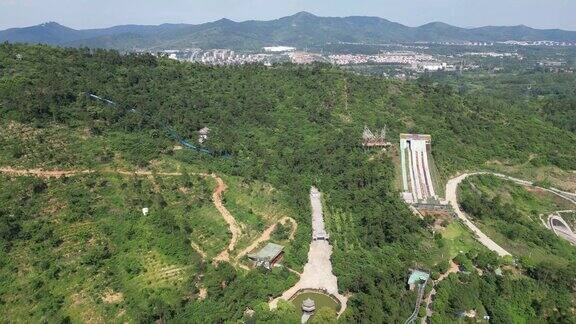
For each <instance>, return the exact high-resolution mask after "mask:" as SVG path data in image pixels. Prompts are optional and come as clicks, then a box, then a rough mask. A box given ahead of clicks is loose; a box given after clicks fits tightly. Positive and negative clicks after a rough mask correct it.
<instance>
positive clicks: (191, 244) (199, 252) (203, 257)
mask: <svg viewBox="0 0 576 324" xmlns="http://www.w3.org/2000/svg"><path fill="white" fill-rule="evenodd" d="M190 246H192V248H193V249H194V251H196V252H197V253H198V254H200V256H201V257H202V261H204V260H206V257H207V255H206V252H204V250H202V248H201V247H200V245H198V244H196V243H194V242H190Z"/></svg>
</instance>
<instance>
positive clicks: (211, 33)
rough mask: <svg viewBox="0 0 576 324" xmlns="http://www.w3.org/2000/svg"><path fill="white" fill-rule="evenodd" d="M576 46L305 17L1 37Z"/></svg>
mask: <svg viewBox="0 0 576 324" xmlns="http://www.w3.org/2000/svg"><path fill="white" fill-rule="evenodd" d="M509 40H518V41H521V40H525V41H539V40H550V41H572V42H573V41H576V32H574V31H564V30H559V29H547V30H542V29H534V28H530V27H527V26H523V25H520V26H487V27H479V28H460V27H455V26H451V25H448V24H445V23H440V22H433V23H429V24H425V25H422V26H419V27H408V26H405V25H402V24H399V23H396V22H392V21H389V20H386V19H383V18H378V17H366V16H351V17H319V16H315V15H313V14H310V13H308V12H300V13H297V14H294V15H292V16H288V17H283V18H279V19H275V20H269V21H257V20H250V21H243V22H235V21H231V20H229V19H221V20H218V21H214V22H209V23H204V24H199V25H189V24H162V25H158V26H141V25H125V26H115V27H110V28H102V29H86V30H75V29H71V28H68V27H65V26H62V25H59V24H57V23H54V22H52V23H45V24H41V25H37V26H31V27H26V28H13V29H8V30H5V31H0V41H9V42H28V43H45V44H53V45H68V46H88V47H92V48H95V47H98V48H115V49H121V50H131V49H140V50H141V49H166V48H191V47H200V48H239V49H256V48H261V47H262V46H270V45H275V44H281V45H289V46H296V47H305V46H313V45H323V44H325V43H337V42H352V43H385V42H415V41H425V42H465V41H489V42H490V41H509Z"/></svg>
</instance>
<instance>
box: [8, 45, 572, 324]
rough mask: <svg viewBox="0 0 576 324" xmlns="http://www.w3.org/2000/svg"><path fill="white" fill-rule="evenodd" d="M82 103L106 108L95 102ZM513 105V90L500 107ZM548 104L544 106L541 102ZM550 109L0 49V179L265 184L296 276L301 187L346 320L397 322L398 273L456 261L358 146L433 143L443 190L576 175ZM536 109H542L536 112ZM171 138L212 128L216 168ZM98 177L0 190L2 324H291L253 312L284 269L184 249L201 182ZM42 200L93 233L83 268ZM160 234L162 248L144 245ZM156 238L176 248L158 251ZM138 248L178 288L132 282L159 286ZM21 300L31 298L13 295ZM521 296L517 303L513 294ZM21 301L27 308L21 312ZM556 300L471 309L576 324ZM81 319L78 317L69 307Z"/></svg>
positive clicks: (131, 59) (302, 251) (381, 164)
mask: <svg viewBox="0 0 576 324" xmlns="http://www.w3.org/2000/svg"><path fill="white" fill-rule="evenodd" d="M528 77H529V76H528ZM557 81H558V82H557V84H558V85H557V86H558V87H559V88H566V87H569V85H570V84H572V85H573V84H574V76H566V77H565V78H564V79H563V80H557ZM87 93H93V94H97V95H99V96H101V97H104V98H107V99H110V100H113V101H115V102H117V103H118V105H116V106H114V105H106V104H104V103H102V102H99V101H95V100H93V99H91V98H89V97H88V96H87ZM520 96H521V95H518V94H517V93H516V92H514V91H511V93H510V96H509V97H520ZM522 98H525V97H522ZM547 100H548V101H550V100H552V102H554V101H553V100H554V98H553V97H551V96H550V97H548V98H547ZM567 100H573V97H571V99H567ZM548 101H545V100H544V101H543V100H539V99H537V98H534V99H532V98H528V99H523V100H518V101H514V100H511V98H507V97H500V96H495V95H494V94H493V93H491V92H490V91H485V92H483V91H475V92H467V91H459V89H458V87H456V86H452V85H450V84H448V85H447V84H442V83H439V82H437V81H435V80H431V79H429V78H423V79H421V80H419V81H415V82H401V81H392V80H385V79H381V78H377V77H369V76H360V75H354V74H351V73H347V72H345V71H342V70H340V69H337V68H335V67H332V66H329V65H310V66H295V65H277V66H273V67H264V66H260V65H245V66H241V67H229V66H227V67H213V66H203V65H197V64H187V63H179V62H176V61H172V60H168V59H165V58H157V57H154V56H151V55H141V54H128V55H120V54H119V53H117V52H115V51H104V50H88V49H64V48H52V47H47V46H24V45H8V44H2V45H0V118H1V119H0V121H1V125H0V129H1V130H0V135H1V136H0V146H1V147H2V150H0V166H10V167H15V168H44V169H57V168H62V169H97V170H106V169H116V168H125V169H138V168H143V169H149V170H154V171H159V170H160V168H159V167H158V165H159V164H160V165H172V166H174V165H177V166H179V167H180V168H184V169H189V170H190V172H192V171H204V172H206V171H209V172H216V173H218V174H222V175H226V176H228V177H237V178H238V179H241V180H238V181H237V182H238V186H240V185H246V186H250V185H252V184H254V183H256V182H263V183H268V184H270V185H271V186H273V187H274V188H276V189H277V190H278V191H279V192H280V196H279V197H280V198H278V199H279V200H280V201H281V203H282V204H283V205H284V206H286V210H288V211H290V213H291V214H290V215H289V216H291V217H293V218H294V219H296V220H297V222H298V223H299V224H300V226H299V227H298V233H297V235H296V239H295V241H294V242H293V243H292V246H291V247H290V250H289V252H290V253H287V254H288V255H287V256H286V263H287V264H288V265H290V266H291V267H293V268H295V269H300V268H301V267H302V265H303V264H304V262H305V255H306V252H307V247H308V246H307V245H308V240H309V230H310V227H309V222H310V220H309V200H308V190H309V187H310V185H312V184H314V185H316V186H318V187H319V188H320V190H321V191H322V192H324V193H325V196H326V207H325V208H326V209H327V211H326V212H327V214H328V215H329V219H328V220H327V224H328V227H329V231H330V233H331V237H332V244H333V246H334V252H333V255H332V260H333V266H334V272H335V274H336V275H337V276H338V280H339V287H340V289H341V290H342V291H343V292H344V293H347V294H350V300H349V305H348V310H347V311H346V312H345V313H344V315H343V316H342V317H341V318H340V320H342V321H345V322H372V323H393V322H403V321H404V320H405V318H407V317H408V315H409V314H410V313H411V311H412V308H413V303H414V301H415V298H416V296H415V293H414V292H409V291H407V289H406V286H405V283H406V278H407V274H408V269H409V268H411V267H420V268H424V269H435V265H437V264H438V263H440V262H446V261H448V259H451V258H453V257H455V256H456V255H447V254H445V253H442V252H443V251H444V250H447V251H448V250H449V251H453V250H454V248H449V247H447V246H446V245H447V244H451V243H450V241H448V240H447V239H443V238H442V235H436V236H434V235H433V233H432V229H431V227H430V222H429V221H425V220H420V219H418V218H417V217H416V216H414V215H413V214H412V213H411V212H410V211H409V209H408V208H407V206H406V205H405V204H404V203H403V202H401V200H400V199H399V194H398V188H397V187H396V185H395V183H396V181H395V180H396V179H395V175H396V172H395V159H396V157H395V154H394V150H391V152H388V153H381V152H375V151H366V150H364V149H363V148H362V147H361V146H360V145H359V143H360V139H361V138H360V137H361V133H362V129H363V127H364V126H365V125H368V126H370V127H383V126H384V125H387V126H388V130H389V132H388V136H389V137H390V139H391V141H392V142H394V143H395V142H396V139H397V138H398V137H397V136H398V134H399V133H405V132H413V133H428V134H431V135H432V139H433V150H432V154H433V156H434V160H435V163H436V165H437V167H438V171H439V173H440V178H444V179H445V178H447V177H448V176H450V175H453V174H454V173H456V172H458V171H462V170H467V169H479V168H484V167H486V164H485V163H486V162H487V161H498V162H499V163H503V164H506V165H527V167H531V168H539V167H554V168H557V169H559V170H564V171H566V172H567V171H569V170H574V169H576V159H574V157H575V156H576V146H575V145H574V143H575V142H576V134H574V133H573V129H571V128H570V125H573V124H574V123H570V122H566V120H565V119H564V118H559V117H557V116H558V114H565V115H566V116H568V118H571V117H570V116H574V114H573V111H572V110H571V109H570V108H564V109H565V112H562V111H557V110H555V109H554V108H553V107H555V106H554V104H552V105H550V104H548ZM567 107H568V106H567ZM571 107H573V106H571ZM547 109H548V110H553V112H551V113H548V114H546V113H542V112H546V111H547ZM554 116H556V117H554ZM572 121H574V120H573V119H572ZM562 123H564V124H562ZM165 125H170V127H172V128H174V129H175V130H177V131H178V132H179V133H180V134H181V135H182V136H183V137H184V138H189V139H191V141H195V138H196V136H197V135H196V132H197V130H198V129H200V128H202V127H204V126H208V127H209V128H210V129H211V133H210V139H209V141H207V142H206V146H207V147H208V148H210V149H211V150H213V151H215V152H219V153H225V154H214V155H209V154H203V153H200V152H196V151H193V150H175V149H174V145H176V144H177V143H176V142H175V141H174V140H172V139H171V138H170V137H168V136H167V134H166V131H165ZM566 125H567V126H566ZM110 177H112V176H111V175H107V174H105V173H102V174H94V175H91V176H90V177H88V178H86V179H85V180H82V181H77V180H76V178H70V179H68V180H66V181H64V180H50V181H48V182H42V181H40V180H34V179H27V178H16V179H12V180H9V178H8V177H6V178H2V179H1V183H2V185H1V186H0V199H1V201H0V206H2V207H0V221H1V223H0V226H1V227H0V240H1V241H0V243H1V244H0V247H1V249H2V250H1V251H0V253H1V255H0V256H1V257H0V259H2V261H1V262H0V275H1V278H2V280H1V281H2V282H3V284H2V286H1V288H0V312H1V313H3V314H8V318H9V321H13V322H19V321H26V320H27V319H34V320H35V321H47V322H57V321H60V320H72V321H74V322H79V321H85V320H86V316H88V318H95V319H98V316H100V317H101V318H112V317H114V318H116V317H115V316H117V315H115V314H117V313H122V314H123V315H122V316H124V317H122V319H123V320H126V321H144V322H149V321H153V320H158V319H162V320H168V321H170V320H172V321H175V322H226V321H235V320H239V319H242V318H243V317H244V316H245V315H244V312H245V310H246V309H247V308H251V309H253V310H256V314H255V315H254V316H255V317H254V319H255V320H257V321H258V320H260V321H279V322H282V321H290V320H293V319H294V309H293V308H291V306H290V305H284V306H283V307H281V308H280V310H279V311H278V312H275V313H272V312H269V311H267V310H266V307H267V306H266V304H265V303H266V302H267V301H268V298H269V297H275V296H278V295H279V294H280V293H281V292H282V291H283V290H284V289H286V288H288V287H290V285H291V284H293V283H294V281H295V278H294V276H293V275H291V274H290V273H289V272H288V271H281V269H275V270H274V271H272V272H271V273H266V272H265V271H249V272H248V271H244V270H241V269H238V268H235V267H234V266H232V265H230V264H227V263H222V264H220V265H219V266H212V265H211V264H210V263H206V262H202V261H201V259H200V257H199V255H198V254H197V253H196V252H194V251H193V250H192V249H187V248H186V247H188V246H189V245H190V242H189V241H188V240H190V239H192V240H193V239H194V238H195V236H196V235H193V234H192V233H194V231H195V230H196V228H197V227H200V226H202V225H201V222H199V221H198V220H194V219H195V218H197V217H199V216H198V215H202V213H201V210H202V208H203V207H202V206H203V204H206V203H207V200H209V198H207V196H209V194H208V195H207V194H206V192H209V191H210V189H209V188H210V186H211V184H209V183H206V182H205V180H203V179H200V178H198V179H196V178H194V177H193V178H192V179H190V180H188V181H187V180H186V179H181V180H170V181H175V182H176V183H173V184H172V183H166V184H163V185H161V186H160V191H159V192H160V194H158V193H156V194H154V195H152V196H150V197H147V196H146V195H149V194H148V193H147V191H145V190H144V191H143V189H142V188H141V186H144V185H146V186H152V185H151V184H145V183H140V184H138V181H137V180H136V179H117V178H110ZM178 181H184V182H185V183H184V184H182V183H178ZM75 186H76V187H77V188H76V189H75ZM182 186H184V187H186V186H190V188H189V190H190V191H191V193H190V194H191V195H192V194H193V195H194V196H195V197H196V198H195V200H193V201H194V203H190V205H189V206H187V204H185V205H184V206H180V205H179V204H176V203H175V202H176V199H181V198H182V197H180V198H178V197H176V196H177V194H176V193H174V192H172V191H174V188H179V187H182ZM230 190H231V191H234V190H235V189H234V188H233V187H232V186H231V189H230ZM165 191H166V193H165ZM160 198H162V199H160ZM225 198H227V199H228V198H230V199H232V196H226V197H225ZM51 199H55V200H56V201H61V202H63V205H65V206H66V208H63V210H62V211H58V212H57V215H58V219H61V221H63V222H67V223H64V224H78V223H82V222H84V221H89V222H94V223H96V224H98V227H97V228H98V229H99V231H98V232H97V233H100V234H94V233H86V234H80V235H79V236H80V238H81V242H88V241H91V239H92V237H96V238H98V237H101V238H102V242H103V243H102V244H95V245H94V246H93V245H88V246H89V247H90V248H89V249H88V250H87V251H86V252H83V253H81V254H80V256H78V258H79V260H78V259H74V260H75V261H74V262H80V263H79V264H67V263H66V262H67V260H66V258H65V256H66V254H65V253H63V252H62V251H61V250H62V247H61V245H62V242H61V241H66V240H65V239H62V237H60V234H58V230H57V229H58V228H59V225H60V224H54V222H52V221H51V219H50V215H49V214H47V213H46V212H45V211H43V209H42V207H41V205H42V204H51V202H50V200H51ZM139 200H145V201H147V202H149V203H150V204H151V205H152V206H158V207H157V208H158V210H163V212H162V214H155V213H151V215H150V216H149V217H141V216H139V215H138V217H136V215H135V214H134V213H133V212H128V211H126V210H128V209H130V208H135V207H136V206H139ZM122 201H124V203H122ZM153 204H154V205H153ZM123 206H124V207H125V208H123ZM231 208H234V205H232V204H231ZM74 217H77V219H76V218H74ZM243 217H245V218H246V222H247V223H249V222H251V221H250V219H251V217H253V216H252V213H251V211H248V210H247V211H245V213H244V216H243ZM188 218H189V219H188ZM253 223H254V224H255V225H254V226H256V227H258V226H261V225H258V222H257V221H253ZM57 225H58V226H57ZM218 226H220V227H218ZM205 227H209V226H205ZM154 228H158V229H157V230H155V234H156V233H157V236H156V237H155V239H154V240H149V239H147V238H148V236H146V235H150V234H149V233H148V231H150V230H153V229H154ZM214 228H215V230H214V231H215V233H212V234H213V235H215V236H218V235H221V237H222V238H223V237H224V236H225V235H226V233H225V232H226V229H225V228H224V227H223V226H222V224H217V223H214ZM205 230H207V229H205ZM260 230H261V228H260ZM126 231H128V232H126ZM145 233H148V234H146V235H144V234H145ZM168 236H170V237H172V239H171V240H169V241H165V238H166V237H168ZM126 237H129V238H130V240H128V239H127V238H126ZM95 240H96V242H98V241H97V239H95ZM132 241H134V242H132ZM144 243H145V245H142V244H144ZM139 244H140V245H139ZM146 249H153V250H154V251H157V252H156V253H158V254H157V259H159V260H160V261H158V262H160V263H161V261H162V260H163V261H162V262H168V261H169V262H170V263H171V264H178V265H180V267H181V268H183V270H182V271H181V272H179V273H180V274H181V277H182V278H181V279H179V280H181V281H178V282H179V283H178V284H176V285H174V284H169V285H168V284H167V285H166V287H164V286H162V285H160V286H157V285H154V284H153V283H154V282H153V280H149V281H146V280H143V281H138V278H140V277H139V276H141V274H142V273H144V274H147V273H154V271H144V272H142V271H143V269H144V268H146V267H145V266H144V265H142V264H141V263H142V260H141V258H137V257H136V256H137V254H138V253H139V252H141V251H145V250H146ZM213 250H214V251H216V250H217V248H215V247H214V248H213ZM22 251H26V252H25V253H24V252H22ZM21 267H26V268H25V269H21ZM78 267H85V269H82V270H80V271H79V270H75V269H77V268H78ZM159 267H162V265H159ZM522 271H524V270H522ZM553 271H559V270H558V269H556V268H553ZM534 276H536V277H534V278H535V279H532V280H537V279H538V277H537V275H534ZM92 277H93V278H95V279H92V280H90V278H92ZM505 278H506V279H505V282H507V284H506V285H508V283H509V284H510V285H511V286H512V287H511V288H510V289H511V290H506V291H513V292H514V293H516V290H515V289H514V287H517V286H521V287H524V284H523V283H522V282H521V281H516V278H514V277H513V276H511V277H508V276H506V277H505ZM530 278H533V277H530ZM451 280H452V279H451ZM462 280H464V279H462ZM474 280H476V281H474ZM490 280H493V279H490V278H488V277H482V278H480V279H473V280H471V283H470V284H471V285H474V287H483V286H486V287H488V285H489V283H490ZM494 280H496V279H494ZM522 280H528V279H522ZM484 281H487V282H488V283H483V282H484ZM451 282H452V281H451ZM92 284H94V285H97V286H96V287H94V286H90V285H92ZM199 285H202V286H204V287H205V288H206V289H207V291H208V293H207V297H206V298H205V299H202V298H198V296H197V295H198V286H199ZM442 285H444V283H442ZM446 285H448V284H446ZM490 287H491V286H490ZM507 287H508V286H507ZM108 289H111V291H117V290H121V291H123V292H124V295H125V298H124V300H123V301H122V302H120V303H118V304H112V305H109V304H105V303H104V304H103V302H102V301H100V298H97V296H100V294H102V293H103V292H105V291H108ZM440 289H442V286H440V287H439V291H440ZM446 289H450V288H446ZM453 289H457V288H453ZM486 289H488V288H486ZM490 289H492V288H490ZM546 289H548V290H547V291H549V292H550V293H549V295H552V294H553V293H556V292H558V293H559V296H563V297H562V298H564V297H566V296H567V295H566V294H567V291H570V289H572V288H570V285H565V286H561V287H560V286H556V285H552V284H550V285H547V286H546ZM479 293H480V294H483V293H484V290H483V289H480V291H479ZM497 293H498V290H494V291H492V292H491V294H497ZM90 294H92V295H90ZM23 295H25V296H29V297H27V298H28V299H29V300H27V301H26V302H25V301H22V300H21V299H20V298H18V296H23ZM489 296H490V295H486V296H485V297H482V298H489ZM470 298H472V299H474V298H477V297H474V296H470ZM516 298H518V299H519V300H521V299H522V298H523V295H522V294H521V292H518V294H517V295H516ZM558 298H561V297H558ZM90 300H92V302H90ZM482 300H484V299H482ZM540 301H542V299H540ZM28 303H30V304H32V305H34V307H30V308H29V307H26V305H27V304H28ZM559 303H560V302H559V301H558V300H552V299H550V300H546V303H541V304H538V306H534V305H532V307H533V308H534V307H539V308H538V309H539V312H540V313H537V314H536V315H534V316H532V314H527V313H525V312H524V310H525V309H526V308H518V307H514V306H513V305H511V304H507V301H506V299H503V300H501V301H499V302H497V303H496V302H495V303H489V302H482V304H483V307H484V309H485V312H486V313H487V314H489V315H490V316H492V318H493V319H494V320H495V321H496V322H502V323H504V322H510V319H513V320H512V321H515V319H518V321H520V322H522V321H524V320H528V319H534V318H536V319H541V320H552V321H554V320H558V321H560V320H566V321H573V320H574V314H573V313H571V312H568V311H566V310H565V308H564V307H563V306H562V307H561V310H558V311H554V312H553V311H552V310H553V309H556V308H560V304H559ZM503 304H505V305H506V306H503ZM457 306H458V305H456V306H451V307H453V308H454V307H456V308H457ZM466 306H469V305H468V304H467V305H466ZM83 308H86V309H88V310H86V309H84V310H79V309H83ZM460 308H462V307H460ZM8 310H10V311H8ZM459 310H463V309H459ZM559 312H560V313H561V314H560V315H561V316H562V317H558V316H560V315H558V314H559ZM86 314H88V315H86ZM441 316H443V317H441V319H442V321H444V320H456V317H455V314H452V313H450V312H449V311H446V312H445V313H442V315H441ZM442 321H439V322H442Z"/></svg>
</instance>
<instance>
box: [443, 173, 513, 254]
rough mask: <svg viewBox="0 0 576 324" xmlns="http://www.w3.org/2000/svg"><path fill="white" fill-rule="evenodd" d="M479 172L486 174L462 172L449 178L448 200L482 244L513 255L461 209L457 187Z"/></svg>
mask: <svg viewBox="0 0 576 324" xmlns="http://www.w3.org/2000/svg"><path fill="white" fill-rule="evenodd" d="M477 174H484V173H481V172H478V173H465V174H462V175H460V176H458V177H455V178H452V179H450V180H448V183H446V200H448V201H449V202H450V204H451V205H452V208H453V209H454V212H456V215H457V216H458V218H460V220H462V222H463V223H464V224H465V225H466V226H468V228H469V229H470V230H471V231H472V233H474V235H475V236H476V239H477V240H478V241H479V242H480V243H482V245H484V246H485V247H487V248H488V249H490V250H492V251H494V252H496V253H497V254H498V255H499V256H507V255H511V254H510V253H509V252H508V251H506V250H504V249H503V248H502V247H501V246H500V245H498V244H496V242H494V241H492V239H491V238H489V237H488V236H487V235H486V234H484V233H483V232H482V231H481V230H480V229H479V228H478V227H476V225H474V223H472V222H471V221H470V220H469V219H468V217H466V213H464V211H463V210H462V209H460V204H458V197H457V194H456V192H457V189H458V185H459V184H460V183H461V182H462V181H463V180H464V179H466V178H467V177H469V176H472V175H477Z"/></svg>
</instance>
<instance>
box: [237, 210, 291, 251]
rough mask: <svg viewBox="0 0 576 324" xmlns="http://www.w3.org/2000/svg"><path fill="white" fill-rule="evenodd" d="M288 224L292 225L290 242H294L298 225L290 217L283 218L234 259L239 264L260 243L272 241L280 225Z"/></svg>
mask: <svg viewBox="0 0 576 324" xmlns="http://www.w3.org/2000/svg"><path fill="white" fill-rule="evenodd" d="M286 222H290V223H292V231H291V232H290V240H293V239H294V235H295V234H296V229H297V228H298V223H296V221H295V220H294V219H293V218H292V217H288V216H285V217H282V218H281V219H280V220H278V222H276V223H274V224H272V225H270V227H268V228H267V229H265V230H264V232H262V235H260V237H258V238H257V239H255V240H254V241H253V242H252V244H250V245H249V246H248V247H246V248H245V249H244V250H242V251H240V253H238V255H237V256H236V257H235V258H234V260H235V261H236V262H238V261H239V260H240V259H241V258H243V257H244V256H245V255H246V254H248V253H249V252H250V251H252V250H254V249H256V248H257V247H258V245H260V243H262V242H266V241H268V240H270V236H271V235H272V233H274V230H275V229H276V227H277V226H278V224H282V225H286Z"/></svg>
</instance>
